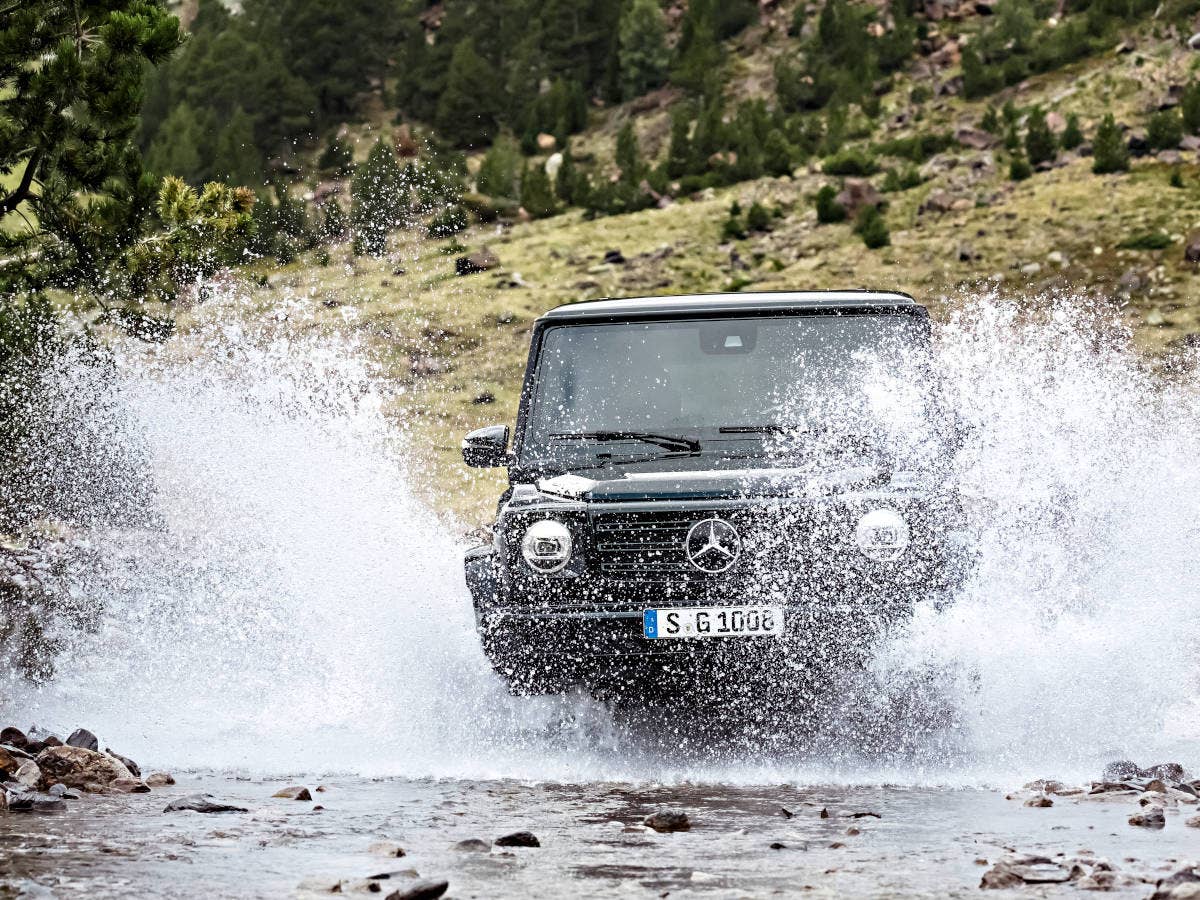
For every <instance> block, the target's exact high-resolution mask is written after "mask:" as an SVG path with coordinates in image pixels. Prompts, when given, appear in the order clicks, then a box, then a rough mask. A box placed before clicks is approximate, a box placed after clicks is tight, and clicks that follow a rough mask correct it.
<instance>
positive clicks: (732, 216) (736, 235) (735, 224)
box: [721, 210, 746, 241]
mask: <svg viewBox="0 0 1200 900" xmlns="http://www.w3.org/2000/svg"><path fill="white" fill-rule="evenodd" d="M745 236H746V228H745V226H744V225H743V224H742V220H741V217H740V216H738V215H737V214H736V213H734V212H733V211H732V210H731V211H730V213H729V218H727V219H726V220H725V221H724V223H722V225H721V240H722V241H740V240H741V239H742V238H744V237H745Z"/></svg>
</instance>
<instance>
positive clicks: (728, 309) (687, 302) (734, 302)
mask: <svg viewBox="0 0 1200 900" xmlns="http://www.w3.org/2000/svg"><path fill="white" fill-rule="evenodd" d="M889 309H895V310H898V311H899V310H902V309H903V310H904V311H906V312H911V313H916V314H918V315H920V314H922V313H923V312H924V307H922V306H920V305H919V304H918V303H917V302H916V301H915V300H914V299H913V298H912V297H911V296H909V295H908V294H904V293H901V292H899V291H863V290H852V291H762V292H755V293H749V292H747V293H738V294H681V295H678V296H666V297H628V298H625V299H617V300H585V301H582V302H580V303H568V304H565V305H563V306H558V307H555V308H554V309H552V310H550V311H549V312H547V313H545V314H544V315H543V316H542V317H541V321H554V322H558V321H563V320H569V319H576V320H588V319H605V320H609V321H612V320H617V321H619V320H622V319H641V318H651V317H656V316H674V315H687V316H690V315H698V316H706V315H726V314H734V315H737V314H744V313H755V312H763V313H768V314H770V313H786V312H809V313H811V312H824V311H828V312H840V311H846V312H854V311H859V310H863V311H866V310H872V311H875V310H889Z"/></svg>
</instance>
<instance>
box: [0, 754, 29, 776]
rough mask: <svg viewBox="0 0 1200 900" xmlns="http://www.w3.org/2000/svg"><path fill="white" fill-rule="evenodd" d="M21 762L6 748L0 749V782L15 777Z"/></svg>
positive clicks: (21, 760)
mask: <svg viewBox="0 0 1200 900" xmlns="http://www.w3.org/2000/svg"><path fill="white" fill-rule="evenodd" d="M22 762H24V760H23V759H21V758H20V757H19V756H17V755H16V754H15V753H13V752H12V751H11V750H9V749H8V748H7V747H0V780H3V779H6V778H10V777H11V776H13V775H15V774H16V772H17V769H19V768H21V763H22Z"/></svg>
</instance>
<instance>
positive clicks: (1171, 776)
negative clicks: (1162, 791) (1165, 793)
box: [1143, 762, 1184, 781]
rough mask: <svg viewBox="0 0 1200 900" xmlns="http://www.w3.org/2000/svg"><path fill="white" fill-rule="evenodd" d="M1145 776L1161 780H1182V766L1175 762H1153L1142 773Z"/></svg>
mask: <svg viewBox="0 0 1200 900" xmlns="http://www.w3.org/2000/svg"><path fill="white" fill-rule="evenodd" d="M1143 774H1144V775H1145V776H1146V777H1147V778H1158V779H1160V780H1162V781H1183V775H1184V772H1183V766H1182V765H1180V764H1179V763H1177V762H1167V763H1155V764H1154V765H1152V766H1151V767H1150V768H1148V769H1146V771H1145V772H1144V773H1143Z"/></svg>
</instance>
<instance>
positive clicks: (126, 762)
mask: <svg viewBox="0 0 1200 900" xmlns="http://www.w3.org/2000/svg"><path fill="white" fill-rule="evenodd" d="M104 752H105V753H107V754H108V755H109V756H111V757H112V758H113V759H115V760H117V762H119V763H121V764H122V765H123V766H125V768H127V769H128V770H129V771H130V772H132V773H133V776H134V777H135V778H141V777H142V770H141V769H140V768H138V764H137V763H135V762H134V761H133V760H132V759H130V758H129V757H128V756H122V755H121V754H120V753H117V752H115V751H114V750H113V749H112V748H111V747H105V748H104Z"/></svg>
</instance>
